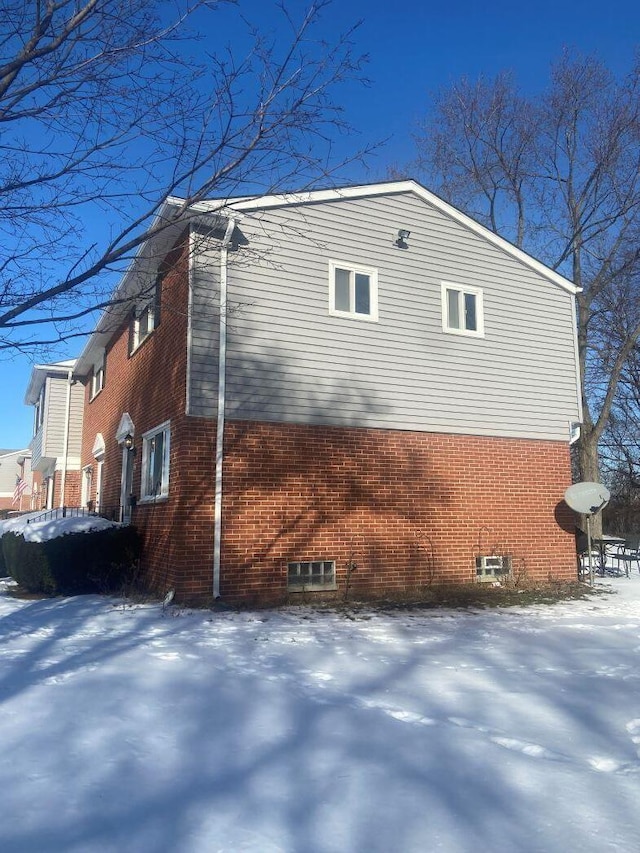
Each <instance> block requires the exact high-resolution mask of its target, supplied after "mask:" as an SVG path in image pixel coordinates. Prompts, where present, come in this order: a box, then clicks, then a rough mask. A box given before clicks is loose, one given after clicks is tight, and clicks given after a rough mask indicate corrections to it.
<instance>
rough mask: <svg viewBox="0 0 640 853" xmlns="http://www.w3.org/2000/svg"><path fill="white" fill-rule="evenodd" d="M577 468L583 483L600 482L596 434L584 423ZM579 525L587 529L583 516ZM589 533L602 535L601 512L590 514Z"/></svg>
mask: <svg viewBox="0 0 640 853" xmlns="http://www.w3.org/2000/svg"><path fill="white" fill-rule="evenodd" d="M578 468H579V471H580V480H581V481H582V482H585V483H599V482H600V466H599V464H598V436H597V433H596V431H595V430H594V429H593V428H592V429H589V428H588V427H587V426H586V425H583V427H582V434H581V436H580V443H579V445H578ZM579 526H580V528H581V529H582V530H585V531H586V529H587V522H586V518H585V516H581V517H580V522H579ZM591 535H592V536H594V537H599V536H602V513H601V512H597V513H596V514H595V515H593V516H591Z"/></svg>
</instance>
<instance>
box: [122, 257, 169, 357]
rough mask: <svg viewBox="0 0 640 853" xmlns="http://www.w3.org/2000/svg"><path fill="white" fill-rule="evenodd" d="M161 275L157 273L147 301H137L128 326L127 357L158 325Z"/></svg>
mask: <svg viewBox="0 0 640 853" xmlns="http://www.w3.org/2000/svg"><path fill="white" fill-rule="evenodd" d="M162 279H163V274H161V273H158V275H157V276H156V280H155V283H154V286H153V288H152V292H151V293H150V294H148V295H147V299H146V300H145V299H144V298H143V299H141V300H139V301H138V302H137V304H136V306H135V308H134V309H133V312H132V317H131V324H130V326H129V355H131V354H132V353H134V352H135V351H136V350H137V349H138V347H139V346H140V345H141V344H142V343H143V342H144V341H146V339H147V338H148V337H149V335H150V334H151V333H152V332H153V331H154V329H157V328H158V326H159V325H160V302H161V298H162Z"/></svg>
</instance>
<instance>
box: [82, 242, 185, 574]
mask: <svg viewBox="0 0 640 853" xmlns="http://www.w3.org/2000/svg"><path fill="white" fill-rule="evenodd" d="M167 264H168V265H169V267H170V271H169V272H168V273H167V275H166V276H165V278H164V281H163V287H162V306H161V308H162V310H161V322H160V325H159V326H158V327H157V328H156V329H155V330H154V332H153V333H152V334H151V335H150V336H149V337H148V338H147V339H146V340H145V341H144V342H143V343H142V344H141V345H140V347H139V348H138V349H137V350H136V351H135V352H134V353H133V354H132V355H131V356H129V351H128V350H129V323H128V321H126V322H124V323H123V324H122V326H121V328H120V330H119V332H118V333H117V334H116V335H115V336H114V338H113V339H112V342H111V344H110V345H109V347H108V348H107V354H106V368H105V385H104V388H103V390H102V391H101V392H100V393H99V394H97V395H96V397H95V398H94V399H93V400H90V399H89V396H90V386H91V377H87V379H86V388H85V394H86V397H85V412H84V423H83V439H82V465H83V466H84V465H89V464H91V465H93V467H94V476H93V478H92V489H93V493H92V494H91V496H90V498H91V499H92V500H95V497H96V495H95V489H96V485H97V477H96V473H95V471H96V464H95V460H94V459H93V455H92V448H93V444H94V441H95V438H96V434H97V433H102V435H103V437H104V441H105V455H104V467H103V473H102V502H101V508H102V509H103V510H105V511H112V510H113V511H115V510H116V509H117V507H118V505H119V503H120V478H121V471H122V447H121V445H119V444H118V442H117V441H116V430H117V428H118V424H119V423H120V419H121V417H122V415H123V413H124V412H128V413H129V415H130V416H131V419H132V420H133V423H134V425H135V443H134V447H135V455H134V476H133V490H134V494H136V495H139V494H140V467H141V447H142V439H141V435H142V434H143V433H144V432H146V431H147V430H149V429H152V428H153V427H155V426H158V425H159V424H161V423H163V422H164V421H166V420H169V419H170V420H171V473H172V477H171V483H170V497H169V501H165V502H161V503H158V504H157V505H155V506H149V505H140V506H139V507H137V509H136V510H135V511H134V517H133V521H134V523H135V524H136V525H137V526H138V527H139V528H140V530H141V531H142V533H143V534H144V538H145V546H146V547H145V557H144V560H143V568H144V570H145V571H146V573H147V575H148V577H149V578H150V579H151V580H152V581H153V582H154V583H155V584H156V586H157V587H158V588H160V589H162V588H165V587H167V584H169V581H167V580H166V578H167V577H168V575H167V566H172V567H174V566H175V564H176V562H179V556H178V555H179V553H180V552H181V550H182V547H183V546H182V544H181V542H182V540H183V539H184V535H183V533H182V532H181V531H176V530H175V527H174V525H175V523H176V522H175V520H174V519H173V518H172V517H171V514H173V513H174V511H175V507H176V505H177V504H180V503H181V502H182V501H181V499H180V498H179V496H178V491H179V488H180V477H181V472H182V469H183V468H184V465H185V459H186V456H185V454H188V451H185V450H184V447H185V444H184V438H183V435H184V432H185V400H186V351H187V309H186V306H187V298H188V250H187V245H186V243H185V242H184V239H182V240H181V241H178V243H177V244H176V247H175V248H174V250H173V251H172V252H170V253H169V255H168V257H167Z"/></svg>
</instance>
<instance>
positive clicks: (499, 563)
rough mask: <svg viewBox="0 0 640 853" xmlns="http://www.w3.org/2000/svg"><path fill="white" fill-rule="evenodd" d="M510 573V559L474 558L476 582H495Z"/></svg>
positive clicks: (498, 557)
mask: <svg viewBox="0 0 640 853" xmlns="http://www.w3.org/2000/svg"><path fill="white" fill-rule="evenodd" d="M510 573H511V557H506V556H495V555H494V556H491V557H476V580H477V581H495V580H500V579H501V578H504V577H505V576H507V575H509V574H510Z"/></svg>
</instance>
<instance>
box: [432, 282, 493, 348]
mask: <svg viewBox="0 0 640 853" xmlns="http://www.w3.org/2000/svg"><path fill="white" fill-rule="evenodd" d="M447 290H457V291H458V293H460V295H461V298H460V303H461V304H460V316H461V317H464V295H465V294H466V293H468V294H469V295H471V296H475V299H476V323H477V326H478V328H477V329H462V328H461V329H455V328H453V327H451V326H449V323H448V320H447V313H448V306H447ZM440 292H441V297H440V300H441V303H442V331H443V332H446V333H447V334H448V335H464V336H465V337H468V338H484V301H483V292H482V289H481V288H479V287H471V286H469V285H466V284H464V285H463V284H456V283H455V282H453V281H443V282H442V284H441V290H440Z"/></svg>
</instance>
